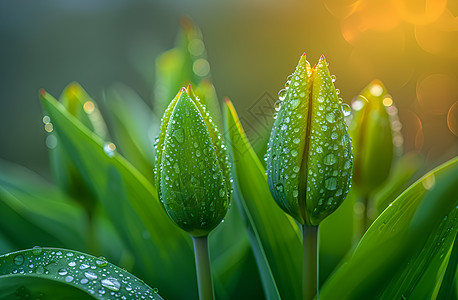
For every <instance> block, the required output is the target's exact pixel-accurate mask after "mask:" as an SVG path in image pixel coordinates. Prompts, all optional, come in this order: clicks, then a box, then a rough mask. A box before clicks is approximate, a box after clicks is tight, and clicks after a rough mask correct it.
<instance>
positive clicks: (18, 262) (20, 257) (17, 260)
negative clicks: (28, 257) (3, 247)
mask: <svg viewBox="0 0 458 300" xmlns="http://www.w3.org/2000/svg"><path fill="white" fill-rule="evenodd" d="M13 262H14V264H15V265H16V266H22V264H23V263H24V256H23V255H22V254H18V255H16V256H15V257H14V258H13Z"/></svg>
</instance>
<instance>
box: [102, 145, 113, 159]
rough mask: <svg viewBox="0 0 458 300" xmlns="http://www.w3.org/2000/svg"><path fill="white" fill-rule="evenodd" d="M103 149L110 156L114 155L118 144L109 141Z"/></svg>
mask: <svg viewBox="0 0 458 300" xmlns="http://www.w3.org/2000/svg"><path fill="white" fill-rule="evenodd" d="M103 151H105V154H106V155H108V157H113V156H114V155H115V151H116V145H115V144H113V143H107V144H105V146H103Z"/></svg>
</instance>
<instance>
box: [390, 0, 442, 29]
mask: <svg viewBox="0 0 458 300" xmlns="http://www.w3.org/2000/svg"><path fill="white" fill-rule="evenodd" d="M392 2H393V3H394V5H395V7H396V11H397V14H398V15H399V17H400V18H402V19H403V20H404V21H406V22H409V23H412V24H415V25H425V24H429V23H432V22H434V21H435V20H437V18H439V16H440V15H441V14H442V13H443V12H444V10H445V8H446V7H447V0H396V1H392Z"/></svg>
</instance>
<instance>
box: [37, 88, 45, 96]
mask: <svg viewBox="0 0 458 300" xmlns="http://www.w3.org/2000/svg"><path fill="white" fill-rule="evenodd" d="M38 94H39V95H40V96H42V97H44V96H45V95H46V91H45V90H44V89H42V88H41V89H39V90H38Z"/></svg>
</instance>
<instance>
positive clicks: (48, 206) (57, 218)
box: [0, 162, 87, 250]
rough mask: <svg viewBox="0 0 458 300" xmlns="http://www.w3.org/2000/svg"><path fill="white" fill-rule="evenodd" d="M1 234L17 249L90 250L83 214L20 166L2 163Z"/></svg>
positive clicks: (51, 187)
mask: <svg viewBox="0 0 458 300" xmlns="http://www.w3.org/2000/svg"><path fill="white" fill-rule="evenodd" d="M0 170H1V171H0V231H1V233H2V235H3V236H4V237H7V238H8V240H9V241H10V243H12V244H14V245H15V246H16V247H17V248H26V247H33V246H36V245H38V244H47V245H53V246H56V247H60V246H64V245H68V246H71V247H74V248H76V249H81V250H83V249H86V247H87V244H86V239H85V237H84V232H85V230H84V229H85V228H84V226H85V224H86V218H85V214H84V212H83V210H82V209H81V207H80V206H78V205H77V204H76V203H75V202H73V201H72V200H71V199H69V198H68V196H66V195H65V194H64V193H62V192H61V191H59V190H58V189H57V188H56V187H54V186H51V185H50V184H49V183H47V182H45V181H44V180H43V179H41V178H40V177H39V176H38V175H36V174H33V173H32V172H30V171H28V170H26V169H24V168H22V167H20V166H16V165H12V164H9V163H6V162H1V163H0Z"/></svg>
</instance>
